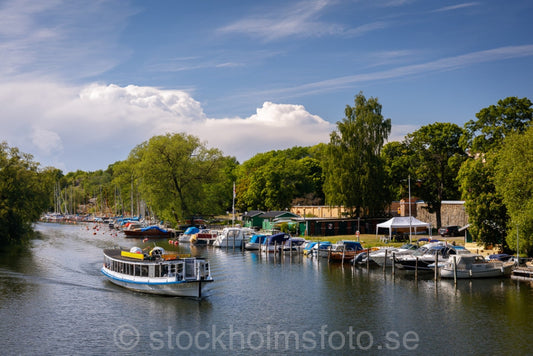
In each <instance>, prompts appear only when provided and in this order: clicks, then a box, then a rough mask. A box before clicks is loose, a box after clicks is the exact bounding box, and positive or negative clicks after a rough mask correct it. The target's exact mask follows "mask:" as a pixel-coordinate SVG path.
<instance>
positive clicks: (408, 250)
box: [369, 244, 417, 267]
mask: <svg viewBox="0 0 533 356" xmlns="http://www.w3.org/2000/svg"><path fill="white" fill-rule="evenodd" d="M416 249H417V246H416V245H413V244H405V245H403V246H401V247H398V248H397V247H385V248H380V249H379V250H376V251H372V252H370V254H369V256H370V261H372V262H374V263H376V264H377V265H378V266H383V265H385V258H386V259H387V260H386V261H387V266H389V267H390V266H392V264H393V260H392V259H393V256H394V257H400V256H405V255H411V254H413V252H415V251H416Z"/></svg>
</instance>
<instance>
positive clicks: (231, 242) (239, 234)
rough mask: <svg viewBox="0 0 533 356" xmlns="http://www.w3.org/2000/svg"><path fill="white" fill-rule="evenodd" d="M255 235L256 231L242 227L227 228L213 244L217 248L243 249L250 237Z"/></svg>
mask: <svg viewBox="0 0 533 356" xmlns="http://www.w3.org/2000/svg"><path fill="white" fill-rule="evenodd" d="M253 234H254V230H252V229H249V228H242V227H226V228H224V229H223V230H222V232H221V233H220V234H218V236H217V237H216V239H215V242H213V246H215V247H226V248H230V247H231V248H233V247H239V248H240V247H241V246H243V244H244V242H245V241H247V240H248V239H249V238H250V236H252V235H253Z"/></svg>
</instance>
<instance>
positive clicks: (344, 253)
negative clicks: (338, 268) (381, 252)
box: [329, 240, 368, 262]
mask: <svg viewBox="0 0 533 356" xmlns="http://www.w3.org/2000/svg"><path fill="white" fill-rule="evenodd" d="M362 252H367V253H368V249H365V248H363V246H362V245H361V243H359V242H357V241H346V240H344V241H341V242H339V243H337V244H335V245H334V246H333V247H332V249H331V251H330V253H329V259H330V261H336V262H351V261H353V259H354V258H355V257H356V256H357V255H358V254H360V253H362Z"/></svg>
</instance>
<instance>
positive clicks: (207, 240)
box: [189, 229, 218, 245]
mask: <svg viewBox="0 0 533 356" xmlns="http://www.w3.org/2000/svg"><path fill="white" fill-rule="evenodd" d="M217 236H218V232H217V231H216V230H206V229H204V230H200V231H199V232H197V233H196V234H194V235H192V236H191V238H190V240H189V242H190V243H191V245H212V244H213V243H214V242H215V240H216V238H217Z"/></svg>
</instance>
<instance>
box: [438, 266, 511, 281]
mask: <svg viewBox="0 0 533 356" xmlns="http://www.w3.org/2000/svg"><path fill="white" fill-rule="evenodd" d="M489 267H490V268H479V269H476V268H473V269H458V270H457V278H461V279H467V278H495V277H505V276H508V275H510V274H511V271H512V268H513V265H512V264H509V265H502V266H489ZM440 276H441V278H454V271H453V267H451V268H450V267H448V266H446V267H441V268H440Z"/></svg>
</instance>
